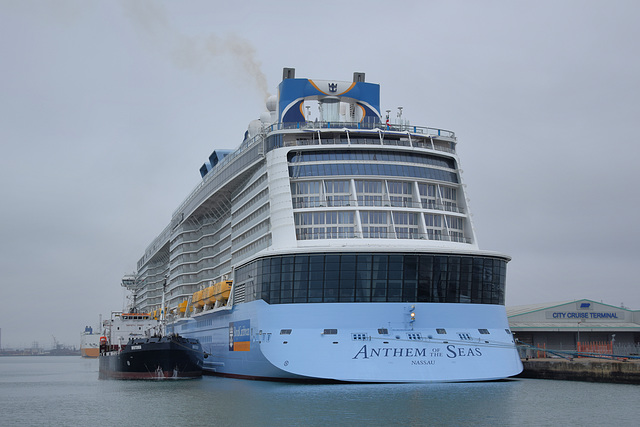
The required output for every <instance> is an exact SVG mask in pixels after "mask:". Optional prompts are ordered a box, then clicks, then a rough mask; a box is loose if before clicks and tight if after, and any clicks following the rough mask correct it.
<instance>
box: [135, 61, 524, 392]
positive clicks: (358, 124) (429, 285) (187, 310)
mask: <svg viewBox="0 0 640 427" xmlns="http://www.w3.org/2000/svg"><path fill="white" fill-rule="evenodd" d="M267 108H268V110H269V111H268V112H267V113H263V114H262V115H261V118H260V120H256V121H254V122H252V123H251V124H250V125H249V129H248V131H247V132H246V134H245V138H244V141H243V142H242V144H241V145H240V147H239V148H238V149H236V150H235V151H220V150H217V151H215V152H214V153H213V154H212V155H211V156H210V157H209V160H208V161H207V162H206V163H205V164H203V166H202V168H201V169H200V173H201V176H202V181H201V182H200V184H199V185H198V186H197V187H196V188H195V189H194V191H193V192H192V193H191V194H190V195H189V196H188V197H187V198H186V200H185V201H184V202H183V203H182V204H181V205H180V206H179V207H178V209H177V210H176V211H175V213H174V214H173V217H172V219H171V221H170V223H169V224H168V226H167V227H166V228H165V230H163V231H162V232H161V233H160V234H159V236H158V237H157V238H156V239H155V240H154V241H153V242H152V243H151V245H150V246H149V247H148V248H147V250H146V251H145V254H144V256H143V257H142V258H141V259H140V261H139V262H138V271H137V272H136V273H135V275H134V277H133V278H131V277H129V278H127V279H126V280H125V281H123V284H124V285H125V286H126V287H128V288H129V289H131V290H132V291H134V292H135V293H136V307H135V308H136V309H137V310H140V311H144V312H151V311H153V310H156V311H158V312H159V310H161V305H162V304H161V300H162V294H163V284H164V283H165V280H166V284H167V286H166V294H167V311H168V313H171V315H172V316H173V325H172V328H173V330H174V331H175V332H177V333H180V334H181V335H183V336H186V337H193V338H198V339H199V340H200V342H201V343H202V346H203V349H204V350H205V351H206V352H208V353H211V354H212V356H209V357H208V358H207V359H205V371H208V372H209V373H217V374H222V375H228V376H236V377H243V378H276V379H296V380H340V381H362V382H391V381H400V382H411V381H475V380H490V379H498V378H505V377H508V376H511V375H515V374H517V373H519V372H520V371H521V369H522V365H521V363H520V359H519V358H518V354H517V351H516V349H515V344H514V341H513V338H512V334H511V331H510V330H509V325H508V323H507V318H506V313H505V308H504V297H505V276H506V264H507V262H508V261H509V257H508V256H506V255H502V254H498V253H494V252H487V251H482V250H480V249H479V248H478V246H477V243H476V238H475V233H474V229H473V226H472V223H471V218H470V214H469V211H468V207H467V203H466V195H465V190H464V186H463V183H462V180H461V176H460V169H459V160H458V156H457V154H456V142H457V141H456V138H455V135H454V134H453V132H450V131H446V130H441V129H434V128H425V127H420V126H413V125H410V124H409V123H408V122H405V121H404V120H402V109H399V110H398V113H397V118H396V119H395V120H394V122H395V123H391V121H390V119H389V113H390V111H389V110H387V112H386V115H383V114H381V110H380V99H379V86H378V85H377V84H372V83H367V82H365V81H364V74H362V73H354V79H353V82H339V81H329V80H310V79H299V78H295V76H294V70H293V69H285V70H284V76H283V81H282V83H281V84H280V85H279V88H278V95H277V96H275V97H272V98H270V99H269V100H268V102H267Z"/></svg>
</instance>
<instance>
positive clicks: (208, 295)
mask: <svg viewBox="0 0 640 427" xmlns="http://www.w3.org/2000/svg"><path fill="white" fill-rule="evenodd" d="M214 287H215V285H214V286H209V287H208V288H205V289H204V290H203V291H202V298H203V299H204V303H205V304H209V305H213V304H215V303H216V298H215V296H214V293H213V290H214Z"/></svg>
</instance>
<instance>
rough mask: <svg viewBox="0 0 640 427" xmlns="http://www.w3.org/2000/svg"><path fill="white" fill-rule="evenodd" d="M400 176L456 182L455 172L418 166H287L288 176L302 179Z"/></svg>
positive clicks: (338, 164) (350, 164) (364, 164)
mask: <svg viewBox="0 0 640 427" xmlns="http://www.w3.org/2000/svg"><path fill="white" fill-rule="evenodd" d="M349 175H355V176H401V177H411V178H422V179H433V180H438V181H446V182H455V183H457V182H458V175H457V174H456V173H455V172H448V171H445V170H441V169H432V168H425V167H420V166H403V165H397V164H389V163H373V164H369V163H320V164H312V165H305V164H302V165H295V166H289V176H290V177H292V178H304V177H315V176H349Z"/></svg>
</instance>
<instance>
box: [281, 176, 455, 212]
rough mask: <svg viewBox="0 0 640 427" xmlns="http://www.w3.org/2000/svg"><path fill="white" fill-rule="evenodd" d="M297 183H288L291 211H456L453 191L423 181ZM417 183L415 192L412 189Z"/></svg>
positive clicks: (452, 188)
mask: <svg viewBox="0 0 640 427" xmlns="http://www.w3.org/2000/svg"><path fill="white" fill-rule="evenodd" d="M353 184H354V188H355V194H354V193H353V192H352V191H351V181H349V180H324V181H322V180H319V181H298V182H293V183H292V184H291V194H292V196H293V199H292V200H293V207H294V208H309V207H318V206H331V207H339V206H355V205H356V201H357V204H358V205H359V206H403V207H414V208H420V207H421V208H424V209H445V210H450V211H460V210H459V209H458V208H457V199H458V191H457V188H455V187H451V186H447V185H438V184H431V183H425V182H413V181H392V180H353ZM416 184H417V191H414V190H415V189H416Z"/></svg>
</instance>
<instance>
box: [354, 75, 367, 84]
mask: <svg viewBox="0 0 640 427" xmlns="http://www.w3.org/2000/svg"><path fill="white" fill-rule="evenodd" d="M353 82H354V83H364V73H353Z"/></svg>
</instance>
